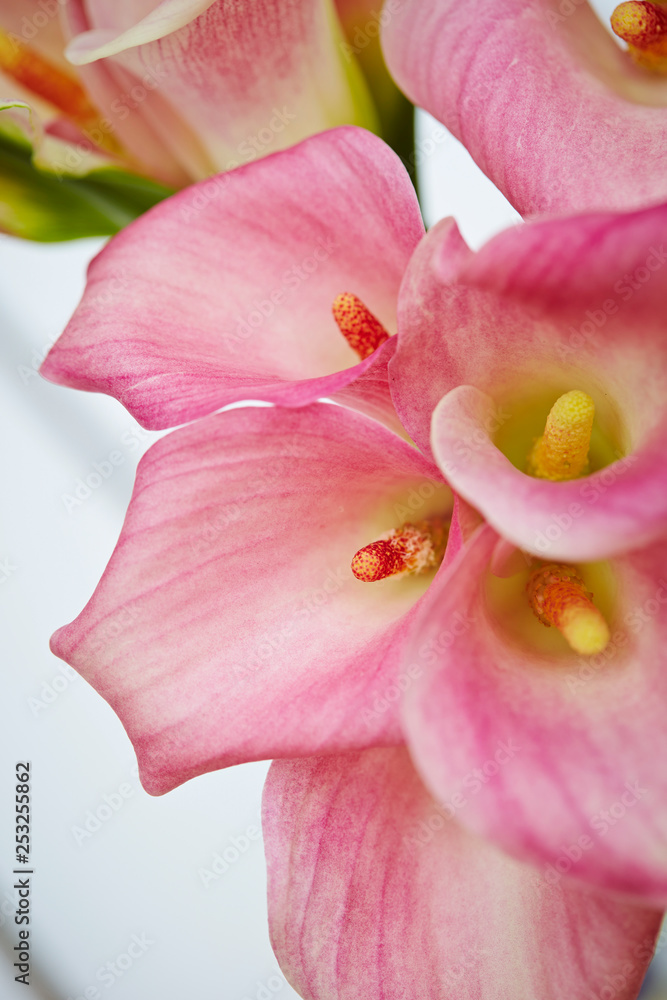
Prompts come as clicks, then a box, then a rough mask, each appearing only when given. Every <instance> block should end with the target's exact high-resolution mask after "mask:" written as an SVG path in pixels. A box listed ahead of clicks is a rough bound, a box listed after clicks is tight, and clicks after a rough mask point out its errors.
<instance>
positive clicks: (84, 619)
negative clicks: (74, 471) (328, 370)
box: [52, 404, 451, 794]
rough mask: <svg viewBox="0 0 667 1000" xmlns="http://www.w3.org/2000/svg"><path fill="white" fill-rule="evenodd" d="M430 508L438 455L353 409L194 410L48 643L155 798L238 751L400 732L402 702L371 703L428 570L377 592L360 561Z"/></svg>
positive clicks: (385, 679) (262, 751) (382, 739)
mask: <svg viewBox="0 0 667 1000" xmlns="http://www.w3.org/2000/svg"><path fill="white" fill-rule="evenodd" d="M432 510H435V511H436V512H437V513H440V514H443V515H447V514H448V513H449V512H450V510H451V494H450V493H449V490H448V489H447V488H446V487H445V485H444V483H443V481H442V478H441V477H440V476H439V474H438V471H437V469H436V468H435V466H433V465H432V464H431V463H430V462H428V461H427V460H426V459H424V458H423V457H422V456H421V455H420V454H419V452H417V451H416V450H415V449H414V448H412V447H411V446H410V445H408V444H407V443H406V442H405V441H403V440H402V439H401V438H399V437H398V436H397V435H396V434H394V433H393V432H391V431H390V430H388V429H386V428H384V427H382V426H381V425H380V424H379V423H377V422H376V421H373V420H370V419H368V418H367V417H364V416H362V415H361V414H356V413H354V412H353V411H351V410H348V409H346V408H344V407H339V406H331V405H322V404H320V405H316V406H314V407H311V408H305V409H300V410H283V409H274V408H245V409H235V410H231V411H228V412H226V413H222V414H217V415H214V416H212V417H208V418H206V419H205V420H200V421H196V422H195V423H193V424H190V425H189V426H188V427H186V428H183V429H181V430H178V431H174V432H173V433H172V434H170V435H168V436H167V437H165V438H162V439H161V440H160V441H159V442H157V443H156V444H154V445H153V446H152V447H151V449H150V450H149V451H148V453H147V455H146V456H145V457H144V458H143V459H142V462H141V463H140V466H139V471H138V476H137V482H136V486H135V490H134V494H133V497H132V500H131V502H130V507H129V511H128V515H127V518H126V521H125V524H124V527H123V531H122V533H121V537H120V540H119V542H118V545H117V547H116V550H115V553H114V555H113V556H112V558H111V561H110V563H109V566H108V567H107V569H106V571H105V573H104V576H103V577H102V580H101V582H100V584H99V586H98V588H97V590H96V592H95V594H94V595H93V597H92V598H91V601H90V602H89V604H88V605H87V606H86V608H85V609H84V611H83V612H82V613H81V615H80V616H79V617H78V618H77V619H76V621H75V622H73V623H72V624H71V625H68V626H66V627H65V628H62V629H60V630H59V631H58V632H57V633H56V635H55V636H54V637H53V640H52V648H53V651H54V652H55V653H56V654H57V655H58V656H60V657H62V658H63V659H65V660H66V661H67V662H68V663H70V664H71V665H72V666H74V667H75V668H76V669H77V670H78V671H79V672H80V673H81V674H82V676H83V677H85V678H86V679H87V680H88V681H89V682H90V683H91V684H93V686H94V687H95V688H96V689H97V690H98V691H99V692H100V693H101V694H102V695H103V696H104V697H105V698H106V699H107V700H108V701H109V703H110V704H111V706H112V707H113V708H114V710H115V711H116V712H117V714H118V715H119V717H120V718H121V720H122V722H123V724H124V725H125V727H126V729H127V732H128V734H129V736H130V738H131V740H132V742H133V744H134V747H135V750H136V752H137V755H138V760H139V768H140V775H141V780H142V782H143V784H144V787H145V788H146V789H147V790H148V791H150V792H153V793H154V794H161V793H163V792H166V791H168V790H169V789H170V788H173V787H174V786H175V785H177V784H180V783H181V782H183V781H186V780H187V779H189V778H191V777H193V776H195V775H197V774H202V773H204V772H206V771H210V770H214V769H216V768H219V767H223V766H226V765H229V764H236V763H239V762H241V761H246V760H260V759H265V758H270V757H283V756H303V755H307V754H310V753H322V752H329V753H330V752H338V751H341V750H346V749H353V748H359V747H366V746H375V745H395V744H397V743H400V742H401V740H402V737H401V732H400V727H399V725H398V723H397V708H396V703H395V702H394V703H392V706H391V710H388V711H386V712H380V713H376V712H374V711H373V709H372V703H373V700H374V699H375V698H376V697H377V693H378V691H382V690H385V689H386V688H387V687H388V686H389V685H391V684H392V683H393V682H394V681H395V680H396V677H397V675H398V660H399V657H400V649H401V646H402V644H403V642H404V641H405V638H406V635H407V630H408V625H409V622H410V621H411V619H412V617H413V616H414V614H415V609H416V607H417V605H418V603H419V599H420V595H421V594H423V592H424V590H425V588H426V587H427V586H428V582H429V581H430V578H431V577H432V575H433V574H432V573H430V574H426V575H424V576H422V577H418V578H406V579H404V580H402V581H401V580H396V581H393V580H390V581H387V582H385V583H379V584H377V585H375V586H370V587H369V586H368V585H367V584H365V583H361V582H360V581H359V580H356V579H355V578H354V576H353V574H352V571H351V569H350V563H351V559H352V557H353V555H354V553H355V552H356V551H357V550H358V549H359V548H360V547H362V546H364V545H366V544H367V543H369V542H371V541H373V540H374V539H375V538H377V537H378V535H381V534H382V532H383V531H386V530H387V529H391V528H394V527H395V526H400V525H401V524H402V523H403V522H404V521H405V519H406V518H405V513H403V512H405V511H412V514H413V516H418V517H420V518H423V517H425V516H427V514H428V513H429V512H430V511H432ZM415 512H416V513H415Z"/></svg>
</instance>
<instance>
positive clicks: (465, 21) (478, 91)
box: [383, 0, 667, 215]
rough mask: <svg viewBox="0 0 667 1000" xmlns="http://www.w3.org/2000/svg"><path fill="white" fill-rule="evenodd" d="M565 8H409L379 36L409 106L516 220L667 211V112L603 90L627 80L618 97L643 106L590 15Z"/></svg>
mask: <svg viewBox="0 0 667 1000" xmlns="http://www.w3.org/2000/svg"><path fill="white" fill-rule="evenodd" d="M570 8H571V9H570V10H569V11H568V12H567V13H566V15H565V16H563V15H562V14H559V13H558V9H557V6H554V5H553V4H552V3H551V2H550V0H496V2H495V3H493V4H488V3H483V2H481V0H472V2H466V3H460V2H458V0H406V2H404V3H401V4H400V5H399V6H398V8H397V10H396V11H395V13H394V16H393V17H392V18H390V19H389V20H388V21H387V23H386V25H385V27H384V31H383V46H384V52H385V58H386V59H387V64H388V66H389V69H390V72H391V73H392V75H393V76H394V78H395V80H396V81H397V83H398V84H399V86H400V87H401V88H402V89H403V90H404V91H405V93H406V94H407V95H408V97H409V98H410V99H411V100H412V101H414V102H415V104H418V105H420V106H421V107H423V108H426V110H427V111H430V113H431V114H432V115H434V116H435V117H436V118H437V119H438V120H439V121H441V122H442V123H443V124H444V125H445V126H446V127H447V128H448V129H449V130H450V131H451V132H453V133H454V135H455V136H456V137H457V138H458V139H460V140H461V142H462V143H463V144H464V145H465V146H466V148H467V149H468V151H469V152H470V153H471V155H472V156H473V158H474V160H475V161H476V162H477V163H478V164H479V166H480V167H481V168H482V170H483V171H484V172H485V173H486V174H487V175H488V176H489V177H490V178H491V180H492V181H493V182H494V183H495V184H496V185H497V186H498V187H499V188H500V190H501V191H502V192H503V194H505V195H506V197H507V198H508V199H509V201H510V202H511V203H512V204H513V205H514V206H515V208H517V209H518V211H519V212H521V213H522V214H523V215H535V214H538V213H549V214H557V213H561V212H571V211H580V210H588V209H595V208H602V209H611V208H618V209H623V210H625V209H631V208H638V207H643V206H646V205H650V204H652V203H655V202H658V201H664V200H666V199H667V117H666V116H665V113H664V110H663V108H662V107H643V106H640V105H639V104H633V103H630V102H629V101H627V100H625V99H624V98H623V97H621V96H620V95H619V94H618V93H616V92H614V91H612V90H611V89H610V88H609V86H608V83H609V81H610V80H613V79H614V78H616V79H617V80H619V81H620V80H621V79H623V80H624V82H625V83H627V86H621V85H620V82H619V85H618V88H617V89H623V90H625V92H626V93H630V92H632V90H633V87H634V95H633V96H635V97H636V98H637V99H639V100H642V99H645V98H646V93H645V88H641V87H639V88H637V87H635V86H634V84H633V82H632V81H631V80H630V79H629V78H630V77H633V78H635V79H636V78H637V76H638V74H637V73H636V72H635V71H633V70H630V69H629V68H628V60H627V57H625V56H624V55H623V54H622V53H620V52H614V47H615V43H614V42H613V40H612V39H611V38H610V37H609V36H608V35H607V37H605V35H606V31H605V29H604V28H603V26H602V25H600V24H599V22H598V21H597V19H596V16H595V14H594V13H593V12H592V10H591V8H590V6H589V5H588V4H587V3H577V4H572V5H570ZM621 64H622V66H621ZM663 97H664V88H663ZM620 135H622V136H623V141H622V143H619V141H618V137H619V136H620Z"/></svg>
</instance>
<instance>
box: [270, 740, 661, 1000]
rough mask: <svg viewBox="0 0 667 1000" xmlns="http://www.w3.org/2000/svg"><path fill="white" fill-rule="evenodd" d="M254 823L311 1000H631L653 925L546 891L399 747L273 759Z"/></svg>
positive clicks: (608, 906)
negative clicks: (433, 791)
mask: <svg viewBox="0 0 667 1000" xmlns="http://www.w3.org/2000/svg"><path fill="white" fill-rule="evenodd" d="M491 761H492V762H493V757H492V758H491ZM478 763H479V764H480V765H481V764H482V763H484V758H480V759H479V762H478ZM511 766H512V763H511V762H510V763H508V765H507V767H508V769H509V768H510V767H511ZM263 812H264V817H263V826H264V841H265V847H266V854H267V862H268V876H269V880H268V892H269V920H270V929H271V940H272V944H273V948H274V950H275V952H276V955H277V957H278V959H279V961H280V964H281V967H282V969H283V971H284V973H285V975H286V976H287V978H288V980H289V981H290V982H291V983H292V985H293V986H294V987H295V989H296V990H297V991H298V992H299V994H300V995H301V996H302V997H304V998H305V1000H367V998H368V997H380V996H381V997H383V998H384V1000H403V998H404V997H437V998H438V1000H478V998H480V997H493V998H496V997H512V998H513V1000H534V998H536V997H539V998H540V1000H560V998H561V997H568V998H572V1000H590V998H591V997H614V998H615V1000H634V998H635V997H636V996H637V993H638V991H639V988H640V985H641V982H642V979H643V976H644V972H645V970H646V967H647V965H648V962H649V960H650V957H651V955H652V952H653V944H654V940H655V937H656V934H657V931H658V928H659V922H660V913H659V912H658V911H656V910H651V909H649V908H646V907H644V906H640V905H636V904H632V903H627V902H621V901H619V900H617V899H615V898H614V897H613V896H611V895H610V894H606V893H600V892H596V891H594V890H591V889H590V887H584V886H579V885H577V884H576V883H574V882H572V881H569V882H568V881H566V880H561V881H560V882H559V883H558V884H557V885H555V886H553V887H552V888H550V889H548V890H547V891H546V892H545V891H542V890H541V889H540V886H539V885H538V884H536V882H537V880H536V879H535V876H534V873H533V872H532V870H531V869H530V868H529V867H528V866H526V865H522V864H519V863H518V862H516V861H514V860H511V859H509V858H507V857H506V856H505V855H503V854H501V853H500V852H498V851H497V849H496V848H494V847H492V846H490V845H489V844H487V843H485V842H484V841H482V840H480V839H479V838H477V837H475V836H473V835H471V834H469V833H467V832H466V831H465V830H464V828H463V827H462V826H460V825H459V823H458V822H457V821H456V819H455V818H452V813H451V811H450V810H449V809H446V808H443V806H442V805H441V804H439V803H438V802H435V801H434V800H433V799H432V797H431V796H430V795H429V793H428V792H427V790H426V789H425V788H424V786H423V785H422V783H421V781H420V779H419V777H418V775H417V773H416V771H415V770H414V767H413V765H412V763H411V761H410V758H409V756H408V754H407V753H406V751H405V750H404V749H403V748H395V749H377V750H368V751H365V752H361V753H348V754H344V755H340V756H331V757H326V758H324V757H319V758H314V757H311V758H308V759H305V760H281V761H276V762H274V763H273V764H272V765H271V770H270V771H269V776H268V779H267V782H266V786H265V790H264V809H263Z"/></svg>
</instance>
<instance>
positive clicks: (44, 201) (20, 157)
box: [0, 109, 172, 243]
mask: <svg viewBox="0 0 667 1000" xmlns="http://www.w3.org/2000/svg"><path fill="white" fill-rule="evenodd" d="M0 110H1V109H0ZM170 194H172V191H171V190H170V189H169V188H166V187H163V186H162V185H161V184H156V183H155V182H154V181H151V180H148V179H147V178H145V177H141V176H139V175H137V174H131V173H129V172H127V171H125V170H120V169H117V168H116V167H102V168H99V169H95V170H92V171H90V172H89V173H88V174H85V175H84V176H81V177H79V176H74V175H68V174H63V175H62V176H61V175H58V174H56V173H55V172H53V171H50V170H47V169H45V168H42V167H36V166H35V164H34V163H33V149H32V146H31V145H30V142H29V141H28V139H27V138H26V136H25V134H24V133H23V132H21V129H20V128H19V127H18V126H16V125H12V123H11V122H10V121H9V120H8V119H7V118H5V119H4V121H3V122H2V127H1V128H0V230H2V231H3V232H6V233H11V234H12V235H14V236H21V237H23V238H24V239H30V240H39V241H41V242H47V243H51V242H58V241H61V240H73V239H80V238H81V237H84V236H112V235H113V234H114V233H117V232H118V231H119V230H120V229H122V228H123V227H124V226H126V225H127V224H128V223H129V222H132V220H133V219H136V218H137V216H139V215H142V214H143V213H144V212H145V211H147V210H148V209H149V208H152V206H153V205H156V204H157V203H158V202H159V201H162V200H163V199H164V198H167V197H168V196H169V195H170Z"/></svg>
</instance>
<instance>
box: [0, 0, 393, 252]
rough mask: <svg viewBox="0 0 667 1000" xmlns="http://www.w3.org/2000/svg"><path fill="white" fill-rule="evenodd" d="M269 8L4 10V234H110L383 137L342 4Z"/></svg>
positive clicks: (69, 5) (0, 135) (192, 5)
mask: <svg viewBox="0 0 667 1000" xmlns="http://www.w3.org/2000/svg"><path fill="white" fill-rule="evenodd" d="M264 7H265V8H266V9H263V8H260V7H258V6H257V4H254V5H253V7H252V11H251V12H250V9H249V8H243V9H241V7H239V6H238V5H230V4H228V3H226V2H224V0H208V2H207V0H203V2H202V0H163V2H148V3H145V4H143V5H139V7H137V5H136V4H128V3H113V4H111V3H107V2H106V0H94V2H90V3H85V4H84V3H83V0H66V2H64V3H62V2H60V0H58V2H57V0H53V2H52V3H50V2H49V3H40V2H38V0H29V2H27V3H26V2H23V0H22V2H21V3H18V2H17V0H4V2H2V3H0V27H1V30H0V100H2V101H3V108H4V109H3V110H0V169H1V170H2V176H3V178H6V183H5V184H4V185H3V189H4V190H5V195H4V197H3V202H5V201H6V207H4V208H3V209H2V213H1V214H0V225H2V226H3V228H5V229H6V230H7V231H9V232H13V233H16V234H18V235H23V236H29V237H32V238H35V239H62V238H66V237H67V236H68V235H70V236H81V235H93V234H99V235H106V234H111V233H114V232H116V231H117V230H118V229H119V228H121V227H122V226H123V225H125V224H126V223H127V222H128V221H130V219H132V218H134V217H136V215H138V214H140V213H141V212H143V211H145V210H146V209H147V208H148V207H150V206H151V205H153V204H155V203H156V202H157V201H158V200H161V199H162V198H164V197H165V196H166V195H167V194H168V193H169V192H170V190H172V189H174V188H179V187H183V186H185V185H187V184H189V183H191V182H192V181H193V180H197V179H199V178H202V177H206V176H208V175H211V174H213V173H215V172H216V171H218V170H221V169H225V170H227V169H231V168H233V167H235V166H237V165H238V164H240V163H243V162H247V161H249V160H252V159H255V158H257V157H259V156H263V155H265V154H267V153H271V152H274V151H276V150H279V149H282V148H285V147H287V146H290V145H292V144H294V143H295V142H297V141H299V140H300V139H302V138H303V137H305V136H307V135H310V134H312V133H315V132H318V131H320V130H322V129H325V128H327V127H329V126H332V125H338V124H341V123H345V122H351V123H359V124H365V125H368V126H369V127H375V125H376V118H375V112H374V109H373V106H372V103H371V101H370V99H369V97H368V93H367V88H366V85H365V83H364V80H363V77H362V75H361V73H360V71H359V68H358V66H357V62H356V59H355V58H354V55H353V54H352V55H350V54H348V55H347V57H344V46H345V43H344V41H343V35H342V29H341V27H340V24H339V22H338V20H337V17H336V14H335V12H333V11H332V10H331V9H330V7H329V4H328V3H327V2H325V0H306V2H304V3H302V4H299V5H297V7H295V6H294V5H293V4H292V3H282V4H280V3H279V4H278V5H277V6H276V4H275V3H273V2H271V3H268V2H267V3H265V5H264ZM59 15H62V25H63V28H64V33H61V30H60V16H59ZM68 39H69V45H68V46H67V53H66V54H67V57H68V60H69V61H68V62H67V61H66V60H65V58H64V55H63V53H64V50H65V46H66V44H67V40H68ZM239 81H242V82H241V84H239ZM19 108H20V109H22V112H23V113H19V111H18V109H19ZM17 131H18V136H17ZM149 178H150V179H151V180H149ZM63 180H64V181H65V183H64V184H61V185H60V186H59V185H58V182H59V181H63ZM60 192H62V193H63V195H64V198H63V199H59V198H58V194H59V193H60ZM73 199H74V203H73ZM61 202H62V203H61ZM86 209H88V214H89V220H88V223H87V225H86ZM73 212H74V218H73V220H72V223H71V226H70V230H71V231H70V232H69V233H68V231H67V220H68V218H69V217H70V216H71V215H72V213H73Z"/></svg>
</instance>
